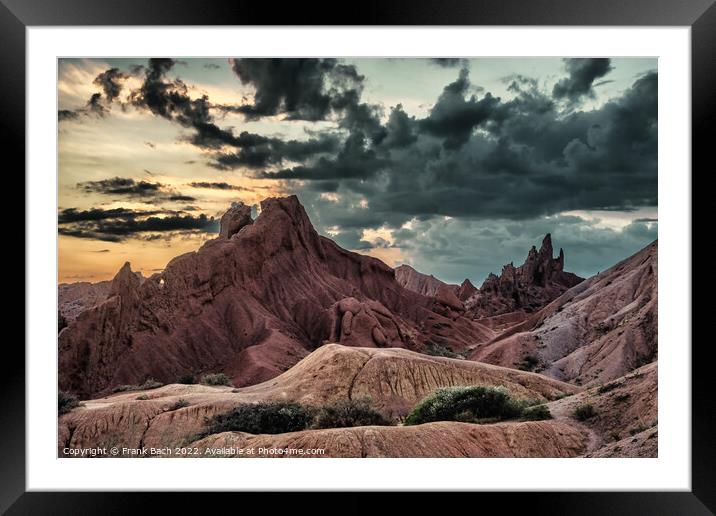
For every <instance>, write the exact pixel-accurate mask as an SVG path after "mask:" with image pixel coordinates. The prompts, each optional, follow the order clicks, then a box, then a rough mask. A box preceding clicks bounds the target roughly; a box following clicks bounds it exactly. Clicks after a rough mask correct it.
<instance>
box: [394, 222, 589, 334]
mask: <svg viewBox="0 0 716 516" xmlns="http://www.w3.org/2000/svg"><path fill="white" fill-rule="evenodd" d="M395 277H396V279H397V280H398V283H400V284H401V285H402V286H404V287H405V288H407V289H408V290H412V291H414V292H418V293H420V294H423V295H426V296H434V297H436V298H439V299H441V300H442V302H443V304H445V303H446V302H447V301H448V300H450V302H448V303H447V304H449V305H450V306H451V307H452V308H454V309H460V310H462V311H463V312H465V316H466V317H468V318H469V319H472V320H475V321H478V322H480V323H481V324H484V325H486V326H488V327H490V328H492V329H495V330H498V331H501V330H503V329H505V328H507V327H509V326H511V325H514V324H517V323H519V322H521V321H523V320H524V319H526V318H527V316H528V315H529V314H531V313H533V312H536V311H538V310H540V309H541V308H543V307H544V306H546V305H547V304H548V303H550V302H551V301H553V300H554V299H556V298H557V297H559V296H560V295H562V294H563V293H564V292H565V291H566V290H567V289H569V288H571V287H573V286H575V285H577V284H578V283H580V282H581V281H583V278H580V277H579V276H577V275H576V274H573V273H571V272H565V271H564V251H563V250H562V249H560V250H559V254H558V256H557V257H556V258H555V257H554V256H553V249H552V236H551V235H550V234H549V233H548V234H547V235H546V236H545V237H544V239H543V240H542V245H541V247H540V249H539V251H538V250H537V248H536V247H534V246H532V248H531V249H530V251H529V253H528V254H527V258H526V260H525V262H524V264H522V265H521V266H519V267H515V265H514V263H509V264H507V265H505V266H504V267H503V268H502V272H501V274H500V275H499V276H497V275H496V274H490V275H489V276H488V277H487V278H486V279H485V281H484V282H483V284H482V286H481V287H480V288H479V289H478V288H476V287H475V286H474V285H473V284H472V283H471V282H470V280H469V279H466V280H465V281H463V282H462V284H461V285H451V284H449V283H444V282H442V281H440V280H439V279H437V278H435V277H433V276H428V275H427V274H423V273H420V272H418V271H416V270H415V269H413V268H412V267H410V266H409V265H401V266H400V267H397V268H396V269H395Z"/></svg>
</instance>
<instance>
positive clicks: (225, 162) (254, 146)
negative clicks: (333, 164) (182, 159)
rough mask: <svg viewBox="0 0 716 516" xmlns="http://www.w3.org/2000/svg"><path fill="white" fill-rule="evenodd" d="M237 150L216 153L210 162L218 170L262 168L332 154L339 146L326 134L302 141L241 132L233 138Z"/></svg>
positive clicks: (335, 139) (331, 135)
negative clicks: (235, 138) (236, 142)
mask: <svg viewBox="0 0 716 516" xmlns="http://www.w3.org/2000/svg"><path fill="white" fill-rule="evenodd" d="M237 140H238V142H239V145H236V147H239V149H240V150H238V151H237V152H218V153H216V154H215V155H214V156H213V162H211V163H210V165H212V166H214V167H216V168H219V169H232V168H237V167H247V168H254V169H262V168H265V167H268V166H271V165H279V164H281V163H283V162H284V161H305V160H307V159H309V158H312V157H315V156H318V155H321V154H327V153H333V152H335V151H336V150H337V149H338V148H339V147H340V140H339V138H338V137H337V136H335V135H333V134H330V133H327V134H320V135H318V136H317V137H315V138H311V139H309V140H305V141H299V140H288V141H284V140H282V139H280V138H267V137H263V136H259V135H256V134H250V133H246V132H244V133H241V135H240V136H239V138H238V139H237Z"/></svg>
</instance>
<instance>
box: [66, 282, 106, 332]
mask: <svg viewBox="0 0 716 516" xmlns="http://www.w3.org/2000/svg"><path fill="white" fill-rule="evenodd" d="M111 283H112V282H111V281H100V282H98V283H89V282H86V281H82V282H77V283H60V284H59V285H58V286H57V299H58V309H59V315H61V316H62V319H64V321H65V325H67V324H69V323H71V322H72V321H74V320H75V319H77V316H78V315H79V314H81V313H82V312H84V311H85V310H87V309H88V308H92V307H93V306H95V305H97V304H99V303H101V302H102V301H104V300H105V299H106V298H107V293H108V292H109V288H110V285H111Z"/></svg>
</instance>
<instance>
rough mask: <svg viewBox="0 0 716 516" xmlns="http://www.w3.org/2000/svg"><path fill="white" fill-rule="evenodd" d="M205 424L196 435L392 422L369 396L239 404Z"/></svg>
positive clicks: (389, 423)
mask: <svg viewBox="0 0 716 516" xmlns="http://www.w3.org/2000/svg"><path fill="white" fill-rule="evenodd" d="M180 401H183V400H180ZM184 406H185V405H184ZM205 423H206V430H205V431H204V432H203V433H202V434H200V435H198V436H195V438H201V437H205V436H207V435H210V434H216V433H219V432H248V433H251V434H282V433H285V432H298V431H300V430H307V429H309V428H315V429H318V428H346V427H353V426H368V425H381V426H388V425H392V424H394V422H393V421H391V420H390V419H388V418H386V417H385V416H384V415H383V414H381V413H380V412H379V411H377V410H376V409H374V408H373V407H372V406H371V400H370V398H360V399H357V400H341V401H337V402H334V403H331V404H328V405H325V406H322V407H312V406H308V405H302V404H300V403H296V402H286V401H271V402H260V403H242V404H241V405H237V406H236V407H234V408H233V409H232V410H230V411H229V412H225V413H223V414H217V415H216V416H214V417H213V418H211V419H209V418H207V419H205Z"/></svg>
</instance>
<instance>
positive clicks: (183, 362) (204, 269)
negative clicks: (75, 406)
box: [59, 196, 495, 398]
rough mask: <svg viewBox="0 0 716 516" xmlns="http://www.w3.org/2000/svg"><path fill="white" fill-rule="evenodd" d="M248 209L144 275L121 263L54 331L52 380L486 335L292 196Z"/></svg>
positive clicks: (245, 381)
mask: <svg viewBox="0 0 716 516" xmlns="http://www.w3.org/2000/svg"><path fill="white" fill-rule="evenodd" d="M249 220H250V209H249V208H248V207H247V206H243V205H236V206H233V207H232V208H231V209H230V210H229V212H228V213H227V214H226V215H225V216H224V217H222V221H221V233H220V236H219V238H216V239H214V240H210V241H208V242H206V243H205V244H204V245H203V246H202V247H201V248H200V249H199V250H198V251H196V252H190V253H186V254H184V255H181V256H177V257H176V258H174V259H173V260H171V261H170V262H169V264H167V266H166V268H165V269H164V270H163V271H162V272H161V273H157V274H154V275H152V276H151V277H149V278H147V279H145V280H143V281H142V280H141V279H140V278H138V277H137V276H136V275H134V274H132V272H131V269H130V266H129V264H125V266H124V267H123V268H122V269H121V270H120V271H119V272H118V273H117V276H116V277H115V278H114V280H113V281H112V284H111V286H110V289H109V292H108V295H107V298H106V300H104V301H102V302H101V303H99V304H97V305H96V306H94V307H92V308H89V309H88V310H85V311H84V312H82V313H81V314H80V315H79V316H78V317H77V319H76V320H75V321H73V322H72V323H70V324H69V326H68V327H67V328H66V329H65V330H63V331H62V333H61V334H60V337H59V362H60V367H59V371H60V388H61V389H63V390H66V391H70V392H74V393H76V394H79V395H80V396H81V397H82V398H87V397H91V396H95V395H97V394H100V393H106V392H108V390H110V389H111V388H112V387H114V386H116V385H119V384H139V383H142V382H143V381H144V380H146V379H147V378H149V377H152V378H155V379H156V380H159V381H161V382H164V383H170V382H173V381H175V380H176V379H177V378H178V377H180V376H182V375H184V374H201V373H205V372H218V371H223V372H225V373H226V374H228V375H229V376H231V378H232V379H233V381H234V383H235V384H236V385H239V386H240V385H251V384H254V383H258V382H261V381H263V380H266V379H268V378H272V377H274V376H276V375H278V374H280V373H281V372H283V371H285V370H287V369H288V368H290V367H291V366H292V365H294V364H295V363H296V362H298V361H299V360H300V359H301V358H303V357H304V356H305V355H306V354H308V353H309V352H310V351H311V350H313V349H315V348H316V347H318V346H321V345H322V344H324V343H325V342H329V341H335V342H339V343H345V344H346V345H351V346H363V347H365V346H369V347H405V348H409V349H416V350H420V349H422V348H424V347H425V346H426V345H427V344H428V343H431V342H432V343H435V342H439V343H440V344H441V345H445V346H447V347H450V348H451V349H453V350H464V349H466V348H467V347H470V346H474V345H475V344H476V343H480V342H486V341H488V340H490V339H492V338H493V337H494V336H495V333H494V332H493V331H492V330H490V329H489V328H487V327H485V326H482V325H481V324H479V323H476V322H474V321H471V320H469V319H468V318H466V317H464V315H463V311H462V310H461V305H462V303H461V302H460V301H459V300H457V298H456V297H455V298H452V297H446V298H444V299H436V298H433V297H427V296H422V295H420V294H417V293H414V292H411V291H409V290H406V289H404V288H403V287H401V286H400V285H399V284H398V283H397V282H396V280H395V276H394V271H393V269H391V268H390V267H388V266H387V265H385V264H384V263H383V262H381V261H380V260H377V259H375V258H371V257H368V256H364V255H359V254H356V253H352V252H349V251H346V250H344V249H341V248H340V247H339V246H338V245H336V244H335V243H334V242H332V241H331V240H329V239H327V238H324V237H321V236H319V235H318V233H316V231H315V230H314V228H313V226H312V225H311V222H310V221H309V219H308V216H307V215H306V212H305V211H304V209H303V207H302V206H301V205H300V203H299V202H298V199H297V198H296V197H295V196H291V197H285V198H271V199H266V200H264V201H262V203H261V214H260V215H259V216H258V217H257V219H256V220H255V221H253V223H250V222H249ZM453 296H454V295H453ZM456 300H457V303H456V302H455V301H456Z"/></svg>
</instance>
